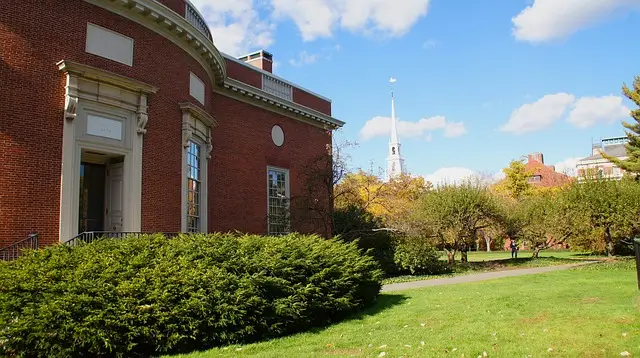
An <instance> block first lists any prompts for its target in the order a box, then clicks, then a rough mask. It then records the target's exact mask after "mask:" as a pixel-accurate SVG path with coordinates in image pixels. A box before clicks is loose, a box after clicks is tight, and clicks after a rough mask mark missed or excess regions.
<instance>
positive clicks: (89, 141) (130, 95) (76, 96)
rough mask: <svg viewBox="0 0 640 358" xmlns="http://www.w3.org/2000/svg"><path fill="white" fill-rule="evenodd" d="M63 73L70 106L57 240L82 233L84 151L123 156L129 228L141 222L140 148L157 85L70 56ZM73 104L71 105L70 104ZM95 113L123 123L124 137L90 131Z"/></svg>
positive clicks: (134, 228)
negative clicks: (89, 118)
mask: <svg viewBox="0 0 640 358" xmlns="http://www.w3.org/2000/svg"><path fill="white" fill-rule="evenodd" d="M58 67H59V69H60V70H61V71H62V72H64V73H65V75H66V77H67V79H66V88H65V93H66V99H65V102H66V103H75V104H74V105H73V106H67V107H66V109H65V115H64V124H63V144H62V176H61V190H60V228H59V240H60V241H66V240H69V239H71V238H73V237H74V236H75V235H77V234H78V217H79V207H78V204H79V200H80V197H79V195H80V194H79V191H80V163H81V157H82V150H83V149H88V150H94V151H100V152H104V153H108V154H112V155H121V156H124V169H123V170H124V172H123V175H124V178H123V179H124V183H123V197H124V198H125V201H124V202H123V211H124V213H125V214H124V226H123V230H125V231H140V230H141V227H142V216H141V214H142V148H143V135H142V134H143V133H144V127H142V128H141V127H140V125H141V124H142V123H141V122H140V118H145V120H144V123H143V124H145V125H146V118H147V105H146V104H147V93H153V91H154V90H155V88H152V87H149V86H148V85H146V84H143V83H141V82H139V81H135V80H133V79H127V78H126V77H123V76H118V75H114V74H112V73H109V72H107V71H101V70H99V69H96V68H92V67H89V66H84V65H79V64H74V63H70V62H66V61H61V62H59V63H58ZM71 107H72V108H73V109H72V108H71ZM89 112H94V113H100V115H103V116H106V117H107V118H109V117H110V118H114V119H118V120H121V121H122V122H123V124H124V125H123V133H122V140H113V139H108V138H100V137H93V136H87V135H86V134H85V132H86V128H84V127H83V125H84V126H86V120H85V117H86V115H87V113H89ZM78 114H80V118H78Z"/></svg>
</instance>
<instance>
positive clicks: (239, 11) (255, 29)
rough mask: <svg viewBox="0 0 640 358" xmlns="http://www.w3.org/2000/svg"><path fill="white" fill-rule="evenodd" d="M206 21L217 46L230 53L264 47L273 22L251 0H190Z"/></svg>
mask: <svg viewBox="0 0 640 358" xmlns="http://www.w3.org/2000/svg"><path fill="white" fill-rule="evenodd" d="M191 2H192V3H193V4H194V5H195V6H196V8H197V9H198V10H199V11H200V12H201V13H202V15H203V16H204V18H205V21H206V22H207V24H208V25H209V30H211V34H212V35H213V41H214V43H215V44H216V47H217V48H218V49H219V50H220V51H222V52H225V53H228V54H230V55H232V56H240V55H243V54H245V53H247V52H249V50H252V49H256V48H267V47H269V46H270V45H271V44H273V42H274V31H275V25H273V24H272V23H270V22H269V21H268V20H266V19H263V18H261V17H260V14H259V12H258V9H257V7H256V6H255V2H254V0H191Z"/></svg>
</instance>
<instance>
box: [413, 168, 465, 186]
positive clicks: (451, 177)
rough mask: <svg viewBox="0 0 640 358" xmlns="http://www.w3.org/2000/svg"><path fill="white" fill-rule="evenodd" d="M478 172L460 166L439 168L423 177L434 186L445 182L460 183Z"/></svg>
mask: <svg viewBox="0 0 640 358" xmlns="http://www.w3.org/2000/svg"><path fill="white" fill-rule="evenodd" d="M477 174H478V173H476V172H474V171H473V170H471V169H467V168H462V167H449V168H440V169H438V170H436V171H435V173H433V174H429V175H425V176H424V179H425V180H426V181H429V182H431V184H433V185H434V186H438V185H445V184H452V185H456V184H460V183H462V182H464V181H465V180H468V179H471V178H473V177H475V176H477Z"/></svg>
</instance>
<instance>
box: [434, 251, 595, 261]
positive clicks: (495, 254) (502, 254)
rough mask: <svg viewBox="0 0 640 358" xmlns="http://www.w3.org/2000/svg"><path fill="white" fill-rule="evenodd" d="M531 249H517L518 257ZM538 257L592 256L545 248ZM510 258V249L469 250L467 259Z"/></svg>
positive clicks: (568, 257)
mask: <svg viewBox="0 0 640 358" xmlns="http://www.w3.org/2000/svg"><path fill="white" fill-rule="evenodd" d="M531 254H532V252H531V251H519V252H518V258H530V257H531ZM539 256H540V257H555V258H558V259H576V260H578V259H588V258H590V257H593V256H591V255H589V254H585V253H580V252H574V251H569V250H547V251H540V255H539ZM510 258H511V251H491V252H486V251H470V252H469V261H490V260H505V259H510ZM443 259H446V255H444V253H443ZM456 259H457V260H459V259H460V254H459V253H458V254H456Z"/></svg>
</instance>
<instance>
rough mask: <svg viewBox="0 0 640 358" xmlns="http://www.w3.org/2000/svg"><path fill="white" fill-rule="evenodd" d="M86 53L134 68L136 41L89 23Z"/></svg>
mask: <svg viewBox="0 0 640 358" xmlns="http://www.w3.org/2000/svg"><path fill="white" fill-rule="evenodd" d="M85 51H86V52H87V53H90V54H93V55H96V56H100V57H102V58H106V59H109V60H111V61H115V62H118V63H122V64H125V65H127V66H133V52H134V40H133V39H132V38H131V37H129V36H125V35H123V34H121V33H119V32H116V31H113V30H111V29H108V28H106V27H102V26H99V25H96V24H93V23H91V22H87V32H86V40H85Z"/></svg>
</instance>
